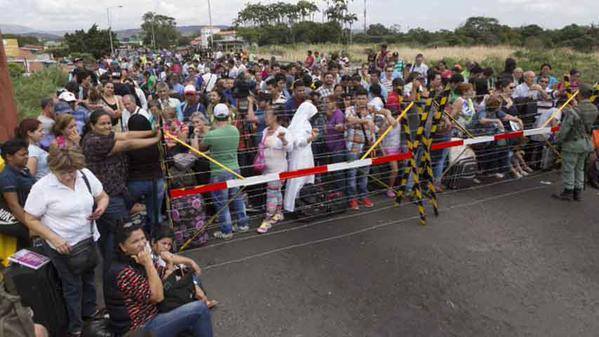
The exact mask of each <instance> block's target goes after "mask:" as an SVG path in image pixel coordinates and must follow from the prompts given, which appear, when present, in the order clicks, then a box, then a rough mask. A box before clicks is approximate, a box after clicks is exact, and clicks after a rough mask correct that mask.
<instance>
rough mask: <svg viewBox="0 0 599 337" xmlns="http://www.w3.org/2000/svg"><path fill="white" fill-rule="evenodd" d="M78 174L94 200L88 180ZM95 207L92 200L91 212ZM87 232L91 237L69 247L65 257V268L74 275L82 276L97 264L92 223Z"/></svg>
mask: <svg viewBox="0 0 599 337" xmlns="http://www.w3.org/2000/svg"><path fill="white" fill-rule="evenodd" d="M80 172H81V175H82V177H83V181H85V185H86V186H87V190H88V191H89V194H91V196H92V198H94V195H93V194H92V189H91V186H90V184H89V180H88V179H87V177H86V176H85V173H83V171H80ZM96 206H97V205H96V202H95V199H94V206H93V208H92V211H95V210H96ZM89 231H90V233H91V237H90V238H87V239H85V240H82V241H79V242H77V243H76V244H75V245H74V246H73V247H71V252H70V253H69V255H67V256H66V257H67V258H66V262H67V266H68V268H69V270H70V271H71V272H72V273H73V274H75V275H80V274H83V273H84V272H85V271H88V270H90V269H93V268H95V267H96V265H97V264H98V251H97V248H96V242H95V241H94V221H90V225H89Z"/></svg>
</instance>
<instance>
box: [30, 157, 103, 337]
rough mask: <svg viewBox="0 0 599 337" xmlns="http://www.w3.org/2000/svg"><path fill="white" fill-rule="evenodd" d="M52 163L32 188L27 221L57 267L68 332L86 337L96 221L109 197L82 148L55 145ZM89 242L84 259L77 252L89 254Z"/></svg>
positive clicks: (93, 299) (93, 300)
mask: <svg viewBox="0 0 599 337" xmlns="http://www.w3.org/2000/svg"><path fill="white" fill-rule="evenodd" d="M48 166H49V168H50V173H49V174H48V175H46V176H44V177H43V178H42V179H40V180H39V181H38V182H36V183H35V184H34V185H33V187H32V188H31V193H30V194H29V197H28V198H27V202H26V203H25V207H24V209H25V222H24V223H25V225H26V226H27V227H28V228H29V229H30V230H31V231H33V232H35V233H37V234H38V235H40V236H41V237H42V238H43V239H44V242H43V244H42V245H43V248H44V251H45V253H46V255H47V256H48V257H49V258H50V260H51V261H52V264H53V265H54V267H55V268H56V270H57V271H58V275H59V277H60V280H61V283H62V290H63V296H64V299H65V302H66V306H67V314H68V318H69V322H68V335H67V336H81V332H82V330H83V320H84V319H85V318H92V317H94V316H95V314H96V284H95V272H94V270H95V266H96V264H97V262H98V257H97V255H96V253H95V251H96V243H95V242H96V241H97V240H98V238H99V237H100V233H99V232H98V229H97V227H96V224H95V220H97V219H99V218H100V216H102V214H103V213H104V211H105V210H106V207H107V206H108V195H107V194H106V192H104V189H103V187H102V184H101V183H100V181H99V180H98V179H97V178H96V176H95V175H94V174H93V173H92V172H91V171H90V170H88V169H86V168H84V166H85V157H84V156H83V154H82V153H81V152H80V151H79V150H78V149H73V148H70V147H68V146H62V147H58V146H56V147H52V148H51V149H50V154H49V156H48ZM65 200H68V202H65ZM94 204H95V209H94ZM85 246H87V247H88V248H87V249H88V250H89V252H90V253H89V254H90V255H89V256H87V257H86V259H84V260H81V259H79V258H78V257H77V256H83V255H85V254H86V253H85V252H84V251H83V250H81V249H80V248H81V247H85ZM82 254H83V255H82ZM78 261H79V262H78Z"/></svg>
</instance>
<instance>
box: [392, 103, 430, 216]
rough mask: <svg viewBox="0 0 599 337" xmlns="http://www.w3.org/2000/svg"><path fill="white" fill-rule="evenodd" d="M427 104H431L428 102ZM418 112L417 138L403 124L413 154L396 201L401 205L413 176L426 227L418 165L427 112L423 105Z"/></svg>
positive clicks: (414, 189)
mask: <svg viewBox="0 0 599 337" xmlns="http://www.w3.org/2000/svg"><path fill="white" fill-rule="evenodd" d="M427 104H429V103H428V102H427ZM417 110H418V116H419V117H420V122H419V125H418V129H417V131H416V135H415V137H412V132H411V130H410V125H409V123H408V122H407V121H406V123H404V124H402V130H403V133H404V135H405V137H406V140H407V143H408V151H409V152H410V153H412V157H411V158H410V159H409V165H408V166H406V167H405V168H404V170H403V173H402V177H401V190H400V193H398V196H397V199H396V201H397V203H398V204H399V203H401V201H402V200H403V197H404V195H405V194H406V192H407V185H408V179H409V178H410V174H411V175H412V179H413V183H414V187H413V192H414V197H415V199H416V205H417V206H418V214H419V215H420V224H421V225H423V226H424V225H426V210H425V209H424V203H423V202H422V200H423V196H422V189H421V184H420V172H419V165H418V164H417V163H418V160H419V154H420V139H419V137H418V135H419V134H420V132H422V131H421V130H424V125H423V123H422V116H423V115H424V114H425V110H424V109H423V108H422V106H421V105H418V106H417ZM425 122H426V119H425Z"/></svg>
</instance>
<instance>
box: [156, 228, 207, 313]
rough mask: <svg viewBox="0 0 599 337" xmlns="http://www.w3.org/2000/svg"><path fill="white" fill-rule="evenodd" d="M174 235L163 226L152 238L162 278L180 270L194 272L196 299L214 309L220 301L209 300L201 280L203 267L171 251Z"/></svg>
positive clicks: (157, 266)
mask: <svg viewBox="0 0 599 337" xmlns="http://www.w3.org/2000/svg"><path fill="white" fill-rule="evenodd" d="M174 236H175V234H174V233H173V230H172V229H170V228H168V227H166V226H163V227H162V228H161V229H159V230H158V231H156V233H155V234H154V238H153V240H152V259H153V260H154V265H155V266H156V270H158V275H160V278H161V279H162V280H163V281H164V280H165V279H166V278H167V277H169V276H170V275H171V274H172V273H175V272H180V273H182V274H183V273H188V272H193V273H194V275H193V282H194V286H195V294H196V299H198V300H199V301H203V302H204V303H206V305H207V306H208V309H212V308H213V307H214V306H216V305H217V304H218V301H215V300H209V299H208V296H206V293H205V292H204V289H202V283H201V281H200V275H201V274H202V269H201V268H200V266H198V264H197V263H196V262H195V261H194V260H192V259H190V258H188V257H185V256H181V255H175V254H173V253H171V251H172V249H173V240H174Z"/></svg>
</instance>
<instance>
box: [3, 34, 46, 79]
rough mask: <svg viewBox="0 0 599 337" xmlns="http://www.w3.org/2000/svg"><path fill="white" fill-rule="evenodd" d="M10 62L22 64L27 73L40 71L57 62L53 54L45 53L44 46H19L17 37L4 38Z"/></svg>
mask: <svg viewBox="0 0 599 337" xmlns="http://www.w3.org/2000/svg"><path fill="white" fill-rule="evenodd" d="M2 43H3V44H4V49H5V50H6V56H7V59H8V63H14V64H20V65H22V66H23V67H24V68H25V71H26V72H27V73H32V72H38V71H41V70H43V69H44V68H46V67H47V66H49V65H51V64H54V63H56V62H55V61H54V59H53V57H52V55H51V54H48V53H44V46H39V45H24V46H23V47H19V43H18V41H17V40H16V39H3V40H2Z"/></svg>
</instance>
